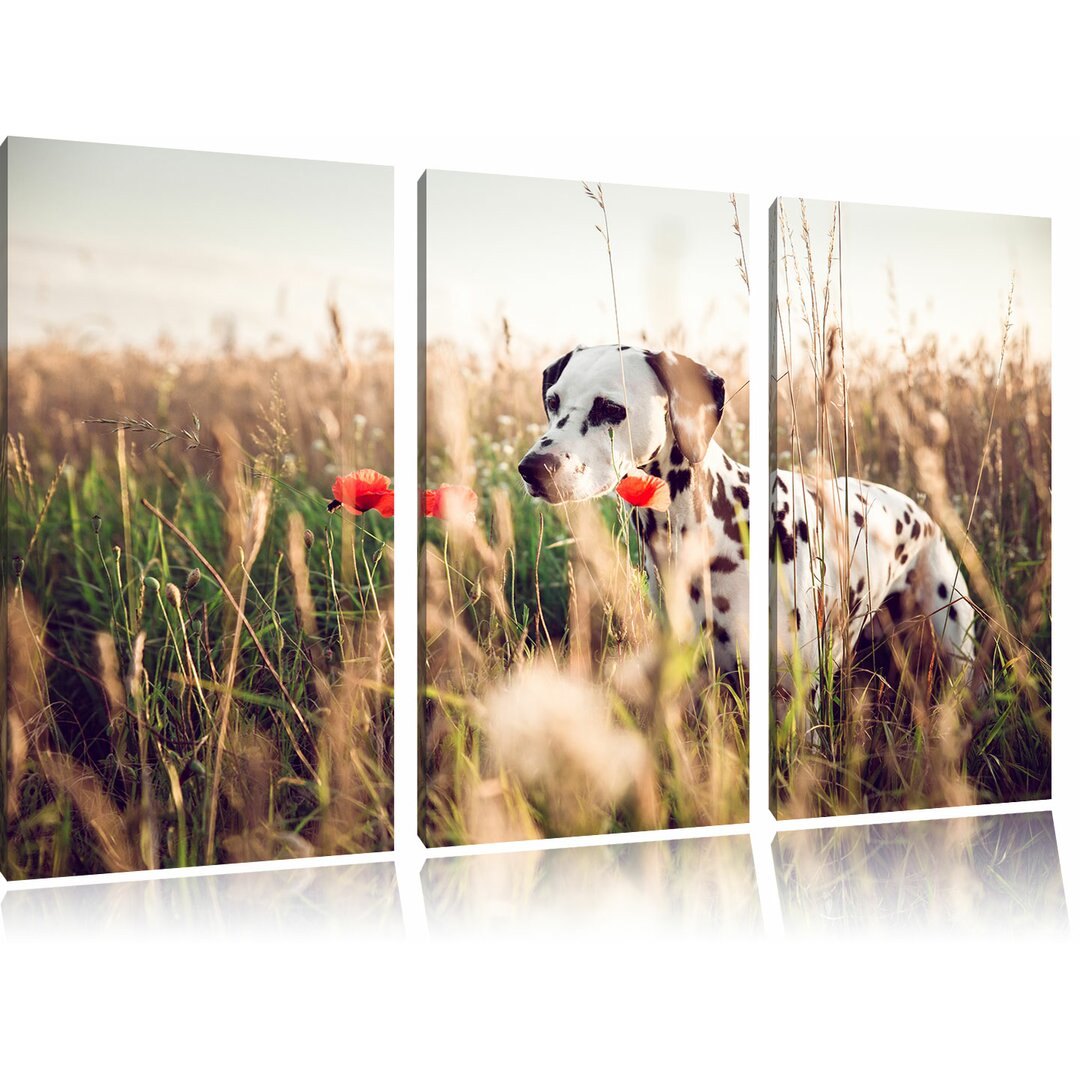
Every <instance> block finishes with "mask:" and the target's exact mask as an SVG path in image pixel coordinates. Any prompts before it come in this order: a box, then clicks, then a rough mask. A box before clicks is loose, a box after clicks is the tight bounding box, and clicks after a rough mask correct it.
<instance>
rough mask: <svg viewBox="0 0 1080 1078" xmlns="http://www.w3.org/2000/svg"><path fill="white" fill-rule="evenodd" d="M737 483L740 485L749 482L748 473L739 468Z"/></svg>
mask: <svg viewBox="0 0 1080 1078" xmlns="http://www.w3.org/2000/svg"><path fill="white" fill-rule="evenodd" d="M739 482H740V483H749V482H750V473H749V472H748V471H747V470H746V469H745V468H740V469H739Z"/></svg>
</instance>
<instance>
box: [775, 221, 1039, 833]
mask: <svg viewBox="0 0 1080 1078" xmlns="http://www.w3.org/2000/svg"><path fill="white" fill-rule="evenodd" d="M793 205H794V203H790V204H789V210H788V213H787V214H785V212H784V210H783V207H781V210H780V213H779V219H778V221H777V222H776V228H777V270H776V273H777V283H778V287H777V290H776V293H775V295H774V299H775V309H774V316H775V319H776V324H775V332H776V349H775V353H774V354H775V356H776V367H775V370H774V380H773V404H774V423H775V427H774V429H775V432H776V438H775V443H774V466H775V467H779V468H795V469H797V470H802V471H803V472H804V473H806V474H808V475H812V476H818V475H820V476H822V477H824V478H825V479H828V478H829V477H831V476H838V475H854V476H857V477H859V478H861V479H865V480H868V481H873V482H881V483H885V484H887V485H888V486H891V487H895V488H896V489H898V490H900V491H903V492H905V493H907V494H909V495H911V496H912V497H913V498H915V500H916V502H917V503H918V504H920V505H922V506H923V507H924V508H925V509H926V510H927V511H928V512H929V513H930V515H931V516H932V517H933V518H934V520H936V521H937V522H938V523H939V524H940V525H941V527H942V530H943V533H944V535H945V537H946V539H947V541H948V544H949V547H950V549H951V550H952V551H953V553H954V555H956V556H957V561H958V563H959V564H960V565H961V566H962V569H963V572H964V574H965V576H966V578H967V581H968V585H969V588H970V591H971V602H972V604H973V606H974V608H975V613H976V634H977V648H976V659H975V669H974V677H973V681H972V685H971V687H970V689H968V688H965V687H963V686H949V685H946V684H944V682H943V679H942V678H941V677H940V672H939V671H938V670H936V669H935V667H934V665H933V661H932V659H931V661H930V664H929V666H928V663H927V649H926V648H925V647H924V644H925V639H920V632H921V626H920V625H916V624H908V625H903V626H892V627H891V628H892V629H895V630H896V631H895V632H892V633H891V634H890V637H889V639H888V641H887V646H885V647H883V648H873V649H868V648H866V647H859V648H856V649H853V651H852V652H851V653H850V654H849V659H848V662H847V663H845V664H839V665H837V666H832V665H829V664H826V665H825V666H823V667H822V675H821V683H820V688H821V690H822V691H821V695H820V703H819V705H818V708H817V711H816V713H813V714H812V715H811V717H810V721H811V723H812V724H813V725H814V726H815V727H816V728H817V729H818V730H819V731H820V732H821V733H822V735H823V738H822V740H823V742H824V746H823V748H824V751H820V750H819V749H818V748H815V747H813V746H811V745H809V744H808V743H806V741H805V740H803V739H800V737H799V736H798V735H797V733H796V729H795V721H794V715H795V710H796V709H797V708H804V707H809V706H810V705H809V688H810V686H809V685H808V684H807V681H808V679H803V682H802V684H800V685H799V686H797V690H796V694H795V697H794V699H792V700H791V701H789V702H787V703H786V704H782V705H780V706H779V707H778V714H777V721H776V722H775V723H773V724H771V728H770V729H771V739H772V760H771V779H772V797H773V809H774V812H776V813H777V815H778V816H780V817H789V816H794V817H802V816H818V815H838V814H847V813H856V812H876V811H885V810H890V809H914V808H927V807H936V806H944V805H964V804H984V803H997V802H1004V801H1019V800H1028V799H1035V798H1046V797H1049V796H1050V740H1051V738H1050V729H1051V709H1050V689H1051V667H1050V664H1051V607H1050V566H1051V529H1050V522H1051V493H1050V474H1051V472H1050V469H1051V447H1050V432H1051V401H1050V364H1049V362H1046V361H1045V360H1047V359H1048V357H1044V356H1033V355H1032V354H1031V350H1030V347H1029V343H1028V335H1027V333H1026V332H1025V330H1024V328H1023V327H1022V326H1016V325H1013V324H1012V321H1013V318H1012V300H1013V295H1012V292H1010V293H1009V307H1008V310H1007V311H1005V312H1003V318H1002V325H1001V335H1000V336H999V337H998V338H997V339H994V340H985V339H978V340H974V341H973V342H972V343H971V344H970V346H968V347H964V348H959V349H957V348H946V347H944V346H943V345H942V344H941V343H940V341H939V339H938V336H937V335H936V334H935V333H934V332H933V331H932V329H930V328H927V329H924V330H923V331H921V332H919V333H917V334H911V333H908V332H901V331H900V330H899V329H898V330H897V333H896V335H895V337H893V338H891V339H886V340H864V339H858V338H856V337H854V336H853V337H852V339H851V340H847V339H846V337H845V334H844V332H843V326H842V311H843V306H842V298H843V297H842V289H841V284H840V282H841V281H842V276H841V272H840V271H841V266H840V258H839V248H838V245H837V244H835V243H834V242H833V241H834V240H835V238H836V236H835V229H836V225H835V218H834V226H833V232H832V233H831V234H830V236H829V237H828V241H829V242H828V248H827V249H828V252H829V253H828V258H827V261H826V262H825V264H822V263H821V262H820V261H819V263H818V265H817V266H815V265H814V263H813V258H812V255H811V244H810V237H809V232H808V226H807V221H806V216H805V211H804V212H803V214H802V216H801V219H800V216H799V211H798V210H797V209H796V210H794V211H793V212H792V211H791V206H793ZM815 274H816V280H815ZM1004 283H1005V284H1006V285H1007V284H1008V282H1007V281H1006V282H1004ZM942 302H945V300H944V299H943V300H942ZM898 322H899V319H898ZM833 614H834V616H830V617H819V632H820V634H821V645H822V647H823V649H824V650H825V651H826V652H827V651H828V649H829V648H830V647H831V641H832V639H833V636H832V634H833V633H842V634H845V635H846V632H847V625H846V621H845V611H843V610H837V611H835V612H833ZM774 624H775V623H774ZM783 631H784V630H783V628H782V627H777V628H774V632H777V633H780V632H783ZM774 662H775V660H774ZM776 673H777V672H776V670H775V669H774V674H773V676H774V677H775V676H776Z"/></svg>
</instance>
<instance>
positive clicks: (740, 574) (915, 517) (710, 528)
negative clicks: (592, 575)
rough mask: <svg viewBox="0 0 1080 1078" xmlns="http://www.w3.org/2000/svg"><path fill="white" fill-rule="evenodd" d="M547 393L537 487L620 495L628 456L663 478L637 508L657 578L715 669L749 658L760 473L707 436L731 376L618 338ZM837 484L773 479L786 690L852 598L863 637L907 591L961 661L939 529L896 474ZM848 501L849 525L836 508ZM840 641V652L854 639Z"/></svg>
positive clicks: (968, 637) (945, 649)
mask: <svg viewBox="0 0 1080 1078" xmlns="http://www.w3.org/2000/svg"><path fill="white" fill-rule="evenodd" d="M543 391H544V408H545V411H546V412H547V416H548V420H549V426H548V429H547V431H546V432H545V433H544V434H543V435H542V436H541V438H540V439H539V440H538V442H537V443H536V445H534V446H533V448H532V449H531V450H530V451H529V452H528V453H527V454H526V455H525V457H524V458H523V459H522V461H521V463H520V464H519V466H518V470H519V471H520V473H521V476H522V478H523V480H524V481H525V485H526V489H527V490H528V492H529V493H530V494H532V495H533V496H534V497H539V498H543V499H544V500H546V501H549V502H552V503H562V502H569V501H582V500H585V499H588V498H594V497H598V496H599V495H601V494H607V493H610V492H611V491H613V490H614V489H615V486H616V484H617V483H618V482H619V480H620V479H621V478H622V477H623V476H625V475H626V474H627V473H628V472H631V471H634V470H644V471H645V472H647V473H649V474H651V475H654V476H657V477H659V478H661V479H663V480H665V481H666V483H667V484H668V487H669V488H670V491H671V507H670V509H669V510H668V511H667V512H666V513H664V512H657V511H655V510H652V509H635V510H634V514H635V524H636V527H637V529H638V535H639V536H640V538H641V539H642V542H643V546H644V548H645V550H646V552H647V557H646V569H647V571H648V575H649V583H650V590H651V591H652V594H653V596H654V598H656V599H657V600H659V598H660V593H661V590H663V592H664V596H663V597H664V600H665V603H666V606H667V608H668V611H669V615H670V619H671V622H672V625H673V627H674V628H676V630H677V631H679V632H680V634H681V635H684V636H686V635H690V634H694V633H696V632H697V631H699V630H702V631H705V632H706V633H709V634H711V636H712V638H713V652H714V655H715V657H716V666H717V671H718V673H722V674H723V673H730V672H732V671H734V670H736V669H737V668H738V666H739V664H740V663H742V664H745V663H746V662H747V661H748V655H749V651H748V648H749V565H748V561H747V552H748V548H749V508H750V475H749V471H748V470H747V468H746V467H745V466H744V465H742V464H739V463H737V462H736V461H734V460H732V459H731V458H730V457H729V456H728V455H727V454H726V453H725V452H724V451H723V450H722V449H721V448H720V446H719V445H717V444H716V443H715V442H714V441H713V440H712V438H713V434H714V433H715V431H716V428H717V426H718V424H719V422H720V417H721V415H722V413H723V407H724V382H723V379H722V378H720V377H719V376H718V375H716V374H715V373H713V372H712V371H710V370H708V369H707V368H705V367H703V366H702V365H701V364H699V363H696V362H694V361H693V360H691V359H688V358H687V357H685V356H681V355H678V354H677V353H673V352H649V351H645V350H642V349H637V348H629V347H627V346H625V345H624V346H622V347H621V348H619V347H616V346H614V345H610V346H604V347H598V348H578V349H576V350H575V351H573V352H569V353H567V354H566V355H565V356H563V357H562V358H561V359H559V360H557V361H556V362H555V363H553V364H552V365H551V366H550V367H548V368H547V369H546V370H545V371H544V378H543ZM827 486H828V491H827V493H828V495H829V496H828V497H827V498H823V497H821V496H820V495H819V494H817V493H815V492H814V491H813V490H812V489H810V486H809V485H808V483H807V482H806V480H805V479H803V478H797V477H796V476H794V475H793V474H792V473H790V472H778V473H776V475H775V476H774V478H773V506H772V508H773V520H772V533H771V546H772V550H773V557H774V559H775V560H776V561H777V566H776V569H777V574H776V576H777V604H778V605H777V607H776V610H777V613H778V615H779V612H780V611H782V610H783V611H787V612H788V613H789V615H790V623H791V629H790V631H788V629H787V626H786V625H785V624H782V623H781V624H778V625H777V627H776V639H775V643H776V644H777V646H776V648H775V650H774V655H776V656H777V657H779V658H780V659H781V660H788V661H789V662H788V673H787V674H782V675H781V686H780V687H781V690H782V691H783V690H784V689H785V688H787V689H790V683H791V677H790V660H791V659H793V658H794V657H795V656H798V662H800V663H801V668H802V669H803V670H808V671H809V672H810V673H811V675H812V676H811V678H810V681H811V682H815V681H816V680H817V679H816V676H813V675H815V674H816V670H817V667H818V664H819V662H820V657H821V649H820V647H819V630H820V629H821V627H822V626H823V625H824V624H825V622H824V620H823V619H824V618H825V616H826V615H827V614H829V612H831V611H832V610H833V609H834V608H835V607H836V606H837V605H838V604H840V603H841V602H842V603H844V604H845V606H846V607H847V608H848V609H849V610H850V615H851V616H850V617H849V618H848V619H847V623H846V624H847V625H848V630H849V632H850V633H853V634H854V637H853V642H854V639H857V638H858V637H859V635H860V634H861V633H863V632H865V631H868V630H870V629H872V627H873V623H874V619H875V616H876V615H877V614H878V612H879V610H881V609H882V607H883V606H886V605H887V604H888V603H890V601H892V600H893V599H894V598H895V597H897V596H902V597H903V598H904V603H903V610H904V613H905V615H906V614H909V613H910V614H912V615H926V616H928V617H929V619H930V620H931V622H932V624H933V627H934V630H935V632H936V635H937V637H938V639H939V640H940V641H941V645H942V647H941V652H942V658H943V662H946V663H948V664H949V666H950V667H951V668H952V669H951V672H958V671H960V670H961V669H962V668H963V667H964V666H965V665H966V666H970V662H971V658H972V653H973V640H972V623H973V616H972V609H971V607H970V604H968V603H967V602H966V601H964V600H966V597H967V590H966V585H965V583H964V579H963V576H962V575H961V574H960V572H959V570H958V569H957V567H956V562H955V561H954V560H953V557H952V555H951V554H950V553H949V550H948V547H947V546H946V545H945V541H944V539H943V538H942V536H941V532H940V529H939V528H938V527H937V526H936V525H935V524H934V523H933V521H931V520H930V518H929V517H928V516H927V514H926V513H925V512H923V511H922V510H921V509H918V508H917V507H916V506H915V505H914V503H913V502H912V501H911V500H910V499H909V498H906V497H905V496H904V495H903V494H900V493H899V492H897V491H895V490H892V489H890V488H888V487H883V486H879V485H876V484H870V483H861V482H859V481H857V480H843V479H842V480H837V481H834V482H833V483H832V484H829V485H827ZM846 499H850V505H848V517H849V520H850V522H851V524H850V526H849V527H847V528H845V527H843V526H842V525H841V523H840V521H841V520H842V519H843V517H842V516H840V517H838V516H837V514H836V513H835V512H834V511H833V506H834V505H839V506H844V505H847V504H848V503H847V501H846ZM822 542H823V543H824V546H823V550H824V552H825V553H824V557H822V555H821V553H820V551H819V549H818V547H819V546H820V545H821V543H822ZM841 552H845V553H844V557H843V558H841ZM812 559H813V565H815V566H820V565H822V564H823V565H824V566H825V576H824V580H823V581H822V580H821V573H820V570H818V571H816V572H815V573H814V574H813V575H812V574H811V565H812ZM845 566H848V567H850V568H845ZM673 587H674V588H677V589H678V594H679V596H681V597H679V598H676V596H675V595H674V594H673V592H672V588H673ZM845 587H850V589H851V594H850V595H845V594H843V589H844V588H845ZM676 604H681V605H680V607H679V613H680V616H676V610H675V609H674V607H675V605H676ZM894 605H895V604H894ZM894 612H895V611H893V610H890V613H894ZM688 615H689V616H688ZM829 624H832V623H831V622H830V623H829ZM785 634H786V635H785ZM785 640H786V643H785ZM833 640H834V642H833V644H832V649H833V655H834V657H835V658H837V659H839V658H841V657H842V655H843V652H844V647H845V644H844V640H843V639H842V638H835V637H834V638H833Z"/></svg>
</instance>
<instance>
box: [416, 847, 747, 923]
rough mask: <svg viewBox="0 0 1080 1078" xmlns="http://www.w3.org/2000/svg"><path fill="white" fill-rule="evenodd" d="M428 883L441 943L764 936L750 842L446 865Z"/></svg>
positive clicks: (469, 859)
mask: <svg viewBox="0 0 1080 1078" xmlns="http://www.w3.org/2000/svg"><path fill="white" fill-rule="evenodd" d="M421 878H422V882H423V889H424V902H425V906H426V908H427V919H428V928H429V930H430V932H431V934H432V936H438V935H455V934H458V933H469V934H477V933H493V932H494V933H499V932H504V933H510V934H515V935H517V934H526V933H528V934H536V933H539V934H545V933H549V932H550V933H556V934H558V935H567V934H574V933H578V932H580V933H586V934H588V935H590V936H595V935H596V934H597V933H598V932H599V933H603V934H611V935H616V934H618V933H620V932H624V931H627V930H634V931H635V932H640V931H641V930H642V929H645V930H647V931H648V932H649V933H651V934H665V933H671V932H675V933H687V934H692V933H708V934H709V935H710V936H716V935H718V934H722V935H735V936H739V935H747V934H752V933H755V932H757V931H758V930H759V929H760V928H761V910H760V905H759V902H758V895H757V885H756V883H755V877H754V859H753V854H752V852H751V847H750V839H749V837H747V836H745V835H735V836H727V837H723V838H685V839H680V840H674V841H672V840H667V841H662V842H634V843H629V844H625V845H617V846H581V847H574V848H571V849H558V850H538V851H535V852H528V853H499V854H486V853H485V854H479V853H473V854H468V855H461V856H452V857H438V858H432V859H430V860H429V861H428V862H427V863H426V864H425V865H424V870H423V875H422V877H421Z"/></svg>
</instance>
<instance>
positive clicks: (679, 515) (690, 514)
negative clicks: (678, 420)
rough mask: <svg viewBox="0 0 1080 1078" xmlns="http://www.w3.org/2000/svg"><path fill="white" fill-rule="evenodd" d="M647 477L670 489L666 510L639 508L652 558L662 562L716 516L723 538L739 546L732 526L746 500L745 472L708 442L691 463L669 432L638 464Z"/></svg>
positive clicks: (734, 525)
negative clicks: (694, 461)
mask: <svg viewBox="0 0 1080 1078" xmlns="http://www.w3.org/2000/svg"><path fill="white" fill-rule="evenodd" d="M643 470H644V471H646V472H648V473H649V474H650V475H654V476H656V477H657V478H660V479H663V480H664V481H665V482H666V483H667V484H668V486H669V487H670V489H671V496H672V497H671V508H670V509H669V510H668V512H667V513H666V514H664V513H657V512H654V511H652V510H638V517H639V532H640V535H641V537H642V538H643V539H644V541H645V543H646V545H647V546H648V548H649V552H650V554H651V555H652V557H653V560H654V561H656V562H664V561H666V560H667V559H668V558H669V557H670V555H671V552H672V549H673V547H674V548H675V549H678V546H679V544H680V540H681V539H682V538H683V537H685V536H686V535H688V534H690V533H692V532H694V531H695V530H696V529H697V528H699V527H700V526H701V525H703V524H705V523H706V522H708V521H710V520H719V522H720V524H721V526H722V527H723V533H722V535H723V536H726V539H727V542H728V543H729V544H730V545H731V546H732V548H733V553H734V550H735V549H736V548H741V546H742V536H741V532H740V530H739V528H738V524H737V516H738V515H739V513H740V510H741V509H745V508H746V506H745V505H742V506H740V505H739V504H738V503H739V502H740V500H741V499H742V498H746V499H747V501H748V499H749V494H748V487H749V482H748V480H749V475H748V472H747V470H746V469H745V468H744V467H743V466H742V465H741V464H739V463H738V462H736V461H734V460H732V459H731V457H729V456H728V455H727V454H726V453H725V452H724V451H723V449H721V448H720V446H719V445H717V444H716V442H710V443H709V448H708V450H707V452H706V454H705V457H704V459H703V460H701V461H700V462H699V463H698V464H691V463H690V462H689V461H688V460H686V458H685V457H684V456H683V454H682V452H681V451H680V449H679V447H678V445H677V444H676V443H675V439H674V437H673V436H672V434H671V433H670V432H669V433H668V437H667V441H666V442H665V443H664V444H663V445H662V446H661V447H660V448H659V449H658V450H657V452H656V453H655V454H654V455H653V456H652V457H651V458H650V459H649V460H648V461H647V462H646V463H645V464H644V465H643Z"/></svg>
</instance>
